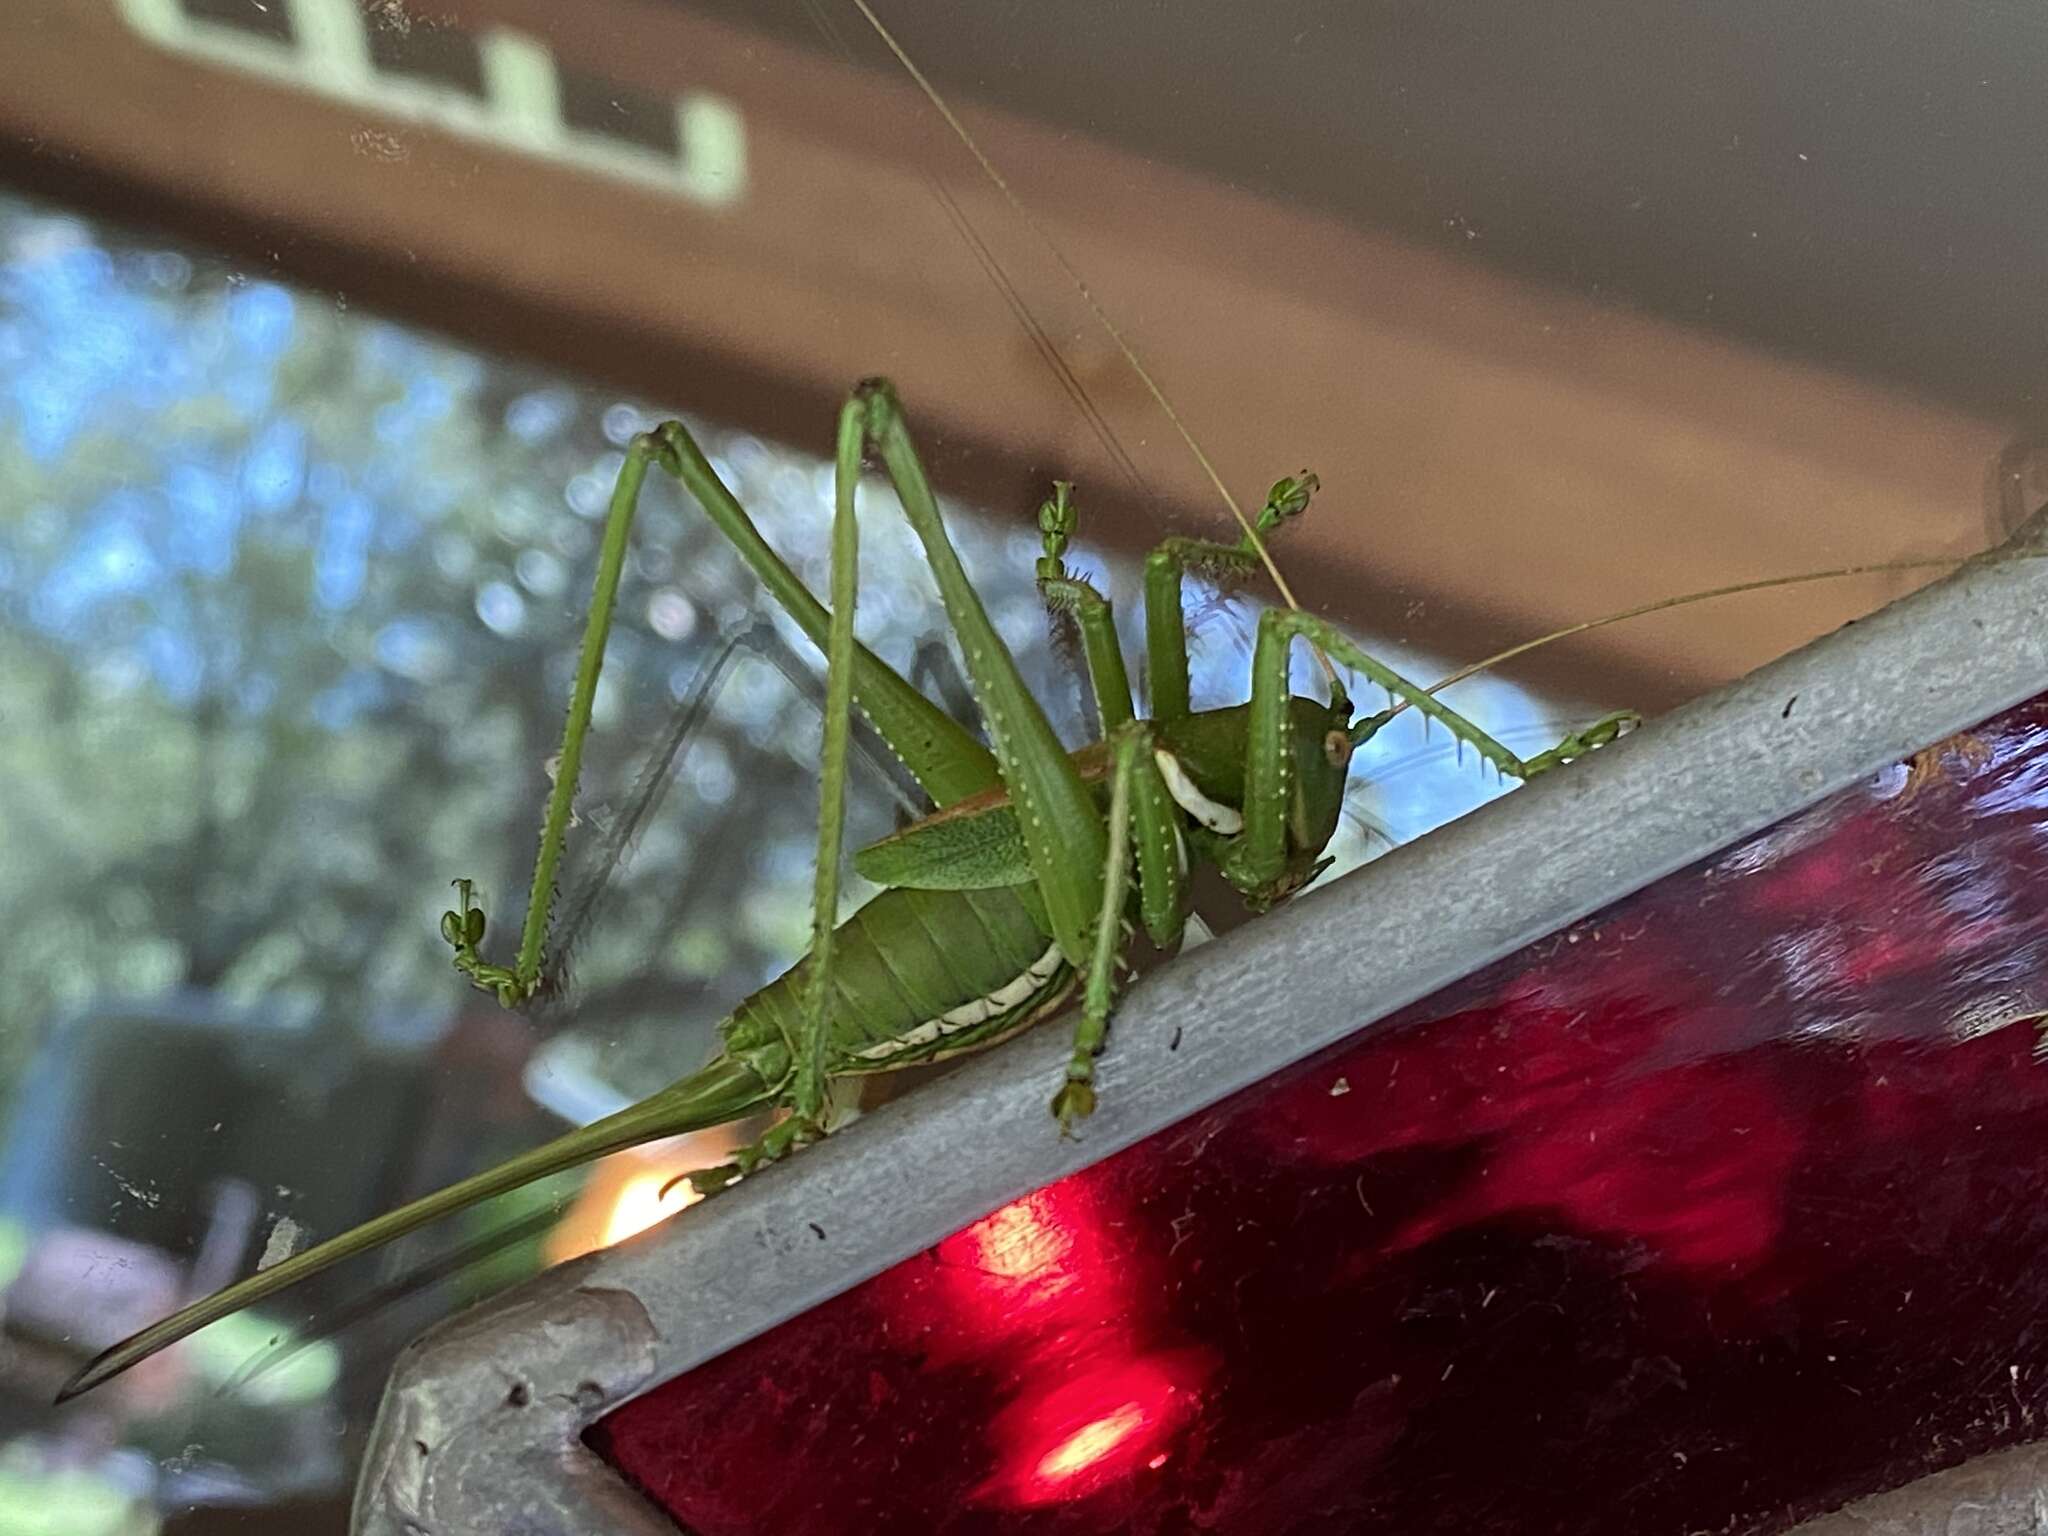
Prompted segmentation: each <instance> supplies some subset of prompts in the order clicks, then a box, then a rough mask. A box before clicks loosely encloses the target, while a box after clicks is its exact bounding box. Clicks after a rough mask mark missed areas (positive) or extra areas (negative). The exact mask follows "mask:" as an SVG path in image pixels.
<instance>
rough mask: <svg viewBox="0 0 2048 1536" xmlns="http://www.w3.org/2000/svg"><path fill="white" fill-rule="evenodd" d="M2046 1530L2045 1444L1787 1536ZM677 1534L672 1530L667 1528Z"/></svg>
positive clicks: (2027, 1533) (2002, 1534) (1849, 1508)
mask: <svg viewBox="0 0 2048 1536" xmlns="http://www.w3.org/2000/svg"><path fill="white" fill-rule="evenodd" d="M2043 1531H2048V1446H2042V1445H2022V1446H2017V1447H2015V1448H2013V1449H2011V1450H2006V1451H1992V1452H1990V1453H1989V1454H1988V1455H1984V1456H1976V1457H1972V1458H1971V1459H1970V1460H1968V1461H1966V1462H1964V1463H1963V1464H1962V1465H1961V1466H1959V1467H1950V1468H1949V1469H1948V1470H1947V1471H1946V1472H1936V1473H1934V1474H1933V1475H1932V1476H1929V1477H1923V1478H1920V1479H1918V1480H1917V1481H1915V1482H1911V1483H1908V1484H1906V1486H1905V1487H1903V1488H1894V1489H1893V1490H1892V1491H1891V1492H1890V1493H1876V1494H1872V1495H1871V1496H1870V1497H1869V1498H1867V1499H1858V1500H1857V1501H1856V1502H1855V1503H1853V1504H1850V1505H1846V1506H1845V1507H1843V1508H1841V1509H1839V1510H1836V1511H1835V1513H1833V1514H1831V1515H1822V1516H1820V1517H1819V1518H1818V1519H1815V1520H1808V1521H1806V1522H1805V1523H1803V1524H1801V1525H1797V1526H1794V1527H1793V1528H1792V1529H1791V1530H1789V1531H1787V1532H1786V1533H1785V1536H2041V1533H2042V1532H2043ZM669 1536H675V1528H674V1527H673V1526H671V1527H670V1528H669Z"/></svg>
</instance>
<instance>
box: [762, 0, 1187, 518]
mask: <svg viewBox="0 0 2048 1536" xmlns="http://www.w3.org/2000/svg"><path fill="white" fill-rule="evenodd" d="M803 4H804V9H805V11H807V12H808V13H809V15H810V18H811V24H812V25H813V26H815V27H816V28H817V29H818V33H819V35H820V36H821V37H823V38H824V39H825V41H826V42H828V43H830V44H831V45H832V48H833V50H834V51H835V52H837V53H838V55H839V56H840V57H841V58H842V59H844V60H846V61H847V62H848V63H849V64H851V63H854V62H855V59H854V53H853V49H852V48H851V47H849V46H848V45H847V41H846V39H845V38H844V37H842V36H841V35H840V32H839V28H838V26H837V25H836V24H835V23H834V22H833V20H832V18H831V16H830V15H829V14H828V13H827V12H826V10H825V8H824V6H823V4H822V3H821V0H803ZM923 175H924V182H925V185H926V187H928V188H929V189H930V190H931V194H932V196H933V198H934V199H936V200H937V202H938V204H939V207H940V208H942V209H943V210H944V211H945V214H946V218H947V221H948V222H949V223H951V224H952V226H953V231H954V233H955V234H957V235H959V237H960V241H961V243H962V244H963V245H965V246H966V247H967V249H968V251H969V253H970V254H972V255H973V257H974V260H975V264H976V265H978V266H979V267H980V268H981V270H982V274H983V275H984V276H985V277H987V278H988V280H989V286H990V287H992V288H994V289H995V291H996V292H997V293H998V294H1000V295H1001V296H1002V300H1003V303H1004V305H1005V306H1007V307H1008V309H1009V311H1010V315H1011V318H1012V319H1014V320H1015V321H1016V322H1017V328H1018V329H1019V330H1021V331H1022V332H1023V333H1024V334H1025V336H1026V337H1028V338H1029V339H1030V342H1031V348H1032V350H1033V351H1034V352H1036V353H1037V354H1038V356H1039V360H1040V361H1042V362H1043V363H1044V364H1045V366H1046V369H1047V371H1048V372H1050V373H1051V374H1052V376H1053V377H1054V378H1055V379H1057V380H1058V381H1059V385H1060V388H1061V390H1062V391H1063V392H1064V393H1065V394H1066V396H1067V398H1068V399H1069V400H1070V401H1072V402H1073V405H1074V409H1075V410H1077V411H1079V412H1080V413H1081V417H1082V419H1083V420H1084V421H1086V422H1087V423H1088V429H1089V431H1091V432H1092V433H1094V435H1095V440H1096V441H1097V442H1098V443H1100V444H1101V445H1102V451H1103V452H1104V453H1106V454H1108V455H1109V457H1110V458H1111V459H1113V460H1115V461H1116V465H1117V468H1118V469H1120V470H1122V471H1123V474H1124V478H1125V479H1127V480H1128V481H1129V482H1130V483H1131V486H1132V488H1133V489H1135V490H1137V491H1139V492H1140V493H1142V492H1144V491H1145V490H1146V489H1147V486H1146V484H1145V477H1144V475H1143V474H1141V473H1140V472H1139V469H1138V466H1137V463H1136V461H1135V460H1133V459H1132V458H1131V455H1130V453H1129V451H1128V450H1127V449H1126V448H1125V447H1124V445H1123V441H1122V439H1120V438H1119V437H1118V436H1117V435H1116V429H1115V428H1114V427H1112V426H1111V425H1110V424H1109V418H1108V417H1107V416H1105V415H1104V414H1103V413H1102V408H1101V407H1100V406H1099V405H1097V404H1096V403H1095V398H1094V396H1092V395H1090V394H1089V393H1088V386H1087V385H1085V384H1083V383H1082V382H1081V376H1080V375H1079V374H1077V373H1076V372H1074V367H1073V364H1071V363H1069V362H1068V361H1067V358H1066V354H1065V353H1063V352H1061V351H1060V349H1059V344H1058V343H1057V342H1055V341H1054V340H1053V339H1052V334H1051V333H1050V332H1049V331H1047V330H1046V328H1045V325H1044V323H1043V322H1041V321H1040V320H1039V318H1038V317H1037V316H1036V315H1034V314H1033V313H1032V312H1031V306H1030V305H1029V304H1027V303H1026V302H1025V300H1024V295H1023V294H1021V293H1020V292H1018V291H1017V285H1016V284H1015V283H1014V282H1012V281H1011V279H1010V274H1009V273H1008V272H1006V271H1005V270H1004V269H1003V264H1002V262H1000V261H999V260H997V258H996V254H995V252H994V251H992V250H990V249H989V246H988V242H987V241H985V240H983V239H982V238H981V233H980V231H978V230H977V229H976V228H975V227H974V221H973V220H972V219H970V218H969V217H968V216H967V210H966V209H964V208H962V207H961V206H960V200H959V199H958V198H956V197H955V196H954V195H953V193H952V191H951V189H949V188H948V187H947V186H946V184H945V183H944V182H942V181H940V180H939V178H938V177H936V176H934V175H933V174H932V173H931V172H930V171H925V172H924V173H923Z"/></svg>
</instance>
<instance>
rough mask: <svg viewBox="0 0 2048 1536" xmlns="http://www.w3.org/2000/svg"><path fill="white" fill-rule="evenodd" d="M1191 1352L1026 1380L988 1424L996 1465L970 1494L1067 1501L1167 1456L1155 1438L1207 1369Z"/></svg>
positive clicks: (1190, 1403)
mask: <svg viewBox="0 0 2048 1536" xmlns="http://www.w3.org/2000/svg"><path fill="white" fill-rule="evenodd" d="M1208 1364H1209V1362H1208V1360H1207V1358H1206V1357H1205V1356H1203V1355H1201V1354H1200V1353H1198V1352H1191V1351H1182V1352H1177V1353H1173V1354H1158V1355H1148V1356H1144V1357H1142V1358H1139V1359H1135V1360H1117V1361H1114V1362H1111V1363H1108V1364H1104V1365H1100V1366H1097V1367H1096V1368H1094V1369H1092V1370H1086V1371H1082V1372H1079V1373H1071V1372H1070V1373H1066V1374H1065V1375H1064V1377H1063V1379H1059V1385H1057V1386H1053V1387H1048V1388H1029V1387H1027V1388H1026V1389H1025V1391H1024V1392H1023V1393H1022V1394H1021V1395H1019V1396H1018V1397H1017V1398H1016V1399H1014V1400H1013V1401H1012V1402H1011V1403H1010V1405H1009V1406H1008V1407H1007V1408H1005V1409H1004V1410H1003V1411H1002V1412H1001V1413H999V1414H997V1415H996V1418H995V1420H994V1422H993V1423H992V1424H991V1425H990V1426H989V1427H990V1432H991V1439H992V1441H993V1444H994V1448H995V1450H996V1453H997V1457H998V1463H997V1468H998V1470H997V1472H996V1474H995V1475H994V1476H993V1477H991V1478H990V1479H988V1481H987V1482H985V1483H984V1484H982V1486H981V1488H980V1490H979V1497H980V1498H981V1499H982V1500H983V1501H985V1502H990V1503H997V1504H1007V1505H1012V1506H1024V1507H1029V1506H1033V1505H1042V1504H1059V1503H1066V1502H1068V1501H1070V1500H1075V1499H1084V1498H1087V1497H1089V1496H1090V1495H1091V1494H1095V1493H1098V1492H1100V1491H1101V1490H1102V1489H1104V1488H1105V1487H1107V1486H1108V1485H1109V1484H1111V1483H1113V1482H1115V1481H1116V1480H1117V1479H1119V1478H1123V1477H1127V1476H1129V1475H1130V1474H1132V1473H1134V1472H1137V1471H1139V1470H1140V1469H1142V1468H1148V1467H1149V1468H1154V1469H1156V1468H1158V1467H1161V1466H1164V1465H1165V1463H1166V1453H1165V1450H1164V1448H1163V1442H1164V1441H1165V1440H1166V1438H1167V1437H1168V1436H1170V1435H1172V1434H1173V1433H1174V1432H1175V1431H1177V1430H1178V1429H1179V1428H1180V1426H1181V1425H1182V1424H1183V1423H1184V1422H1185V1420H1186V1419H1187V1416H1188V1414H1189V1412H1190V1411H1191V1410H1192V1408H1193V1407H1194V1404H1195V1392H1196V1389H1197V1387H1199V1385H1200V1383H1201V1381H1202V1379H1203V1378H1204V1377H1205V1376H1206V1375H1207V1373H1208Z"/></svg>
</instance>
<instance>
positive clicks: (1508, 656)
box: [1385, 555, 1982, 719]
mask: <svg viewBox="0 0 2048 1536" xmlns="http://www.w3.org/2000/svg"><path fill="white" fill-rule="evenodd" d="M1980 558H1982V557H1981V556H1977V555H1944V556H1935V557H1930V558H1927V559H1920V560H1880V561H1876V562H1874V563H1872V564H1869V565H1842V566H1837V567H1835V568H1834V569H1833V570H1828V571H1802V572H1800V573H1799V574H1797V575H1794V576H1761V577H1758V578H1757V579H1756V580H1754V581H1738V582H1735V583H1733V584H1731V585H1729V586H1725V587H1711V588H1709V589H1708V590H1706V591H1704V592H1688V593H1685V594H1684V595H1683V596H1681V597H1660V598H1658V599H1657V600H1656V601H1654V602H1648V603H1638V604H1637V605H1636V606H1635V607H1633V608H1623V609H1621V610H1619V611H1618V612H1615V613H1608V614H1602V615H1601V616H1600V617H1599V618H1597V619H1582V620H1580V621H1579V622H1578V623H1576V624H1567V625H1565V627H1564V628H1562V629H1553V630H1552V631H1551V632H1550V633H1549V634H1547V635H1538V636H1537V637H1536V638H1535V639H1533V640H1524V641H1522V642H1521V643H1520V644H1519V645H1511V646H1509V647H1508V648H1507V649H1506V650H1504V651H1496V652H1494V654H1493V655H1491V656H1488V657H1486V658H1484V659H1483V660H1480V661H1475V662H1472V663H1471V664H1470V665H1468V666H1463V667H1460V668H1458V670H1457V671H1455V672H1453V673H1451V674H1450V675H1449V676H1448V677H1445V678H1442V679H1440V680H1439V681H1437V682H1434V683H1431V684H1430V685H1429V690H1428V691H1429V692H1431V693H1441V692H1442V691H1443V690H1444V689H1446V688H1448V687H1450V686H1451V685H1452V684H1453V683H1462V682H1463V681H1464V680H1465V679H1466V678H1468V677H1473V676H1475V675H1477V674H1478V673H1481V672H1489V671H1491V670H1492V669H1493V668H1495V667H1498V666H1500V665H1502V664H1503V663H1505V662H1510V661H1513V660H1514V659H1515V658H1516V657H1517V656H1521V655H1525V654H1527V653H1528V652H1530V651H1534V650H1540V649H1541V648H1542V647H1544V646H1546V645H1550V644H1552V643H1554V642H1555V641H1558V640H1569V639H1570V638H1571V637H1572V636H1573V635H1583V634H1584V633H1586V631H1588V630H1591V629H1605V628H1606V627H1607V626H1608V625H1610V624H1622V623H1626V622H1627V621H1628V620H1630V619H1640V618H1645V617H1647V616H1648V615H1650V614H1653V613H1662V612H1664V611H1665V610H1666V609H1670V608H1684V607H1687V606H1689V605H1691V604H1693V603H1704V602H1707V601H1710V600H1711V599H1713V598H1717V597H1739V596H1741V595H1742V594H1744V593H1746V592H1767V591H1769V590H1771V589H1772V588H1774V587H1796V586H1801V585H1804V584H1805V583H1807V582H1811V581H1840V580H1842V579H1843V578H1845V577H1849V576H1877V575H1882V574H1885V573H1887V572H1893V571H1926V570H1936V569H1939V568H1940V567H1942V566H1949V565H1961V564H1962V563H1963V562H1964V561H1965V560H1972V559H1980ZM1407 707H1408V705H1407V704H1406V703H1405V702H1402V701H1397V702H1396V703H1394V704H1393V705H1391V706H1389V707H1388V709H1387V710H1386V712H1385V715H1386V718H1387V719H1392V718H1393V717H1394V716H1395V715H1398V714H1399V713H1400V712H1401V711H1402V710H1404V709H1406V708H1407Z"/></svg>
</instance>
